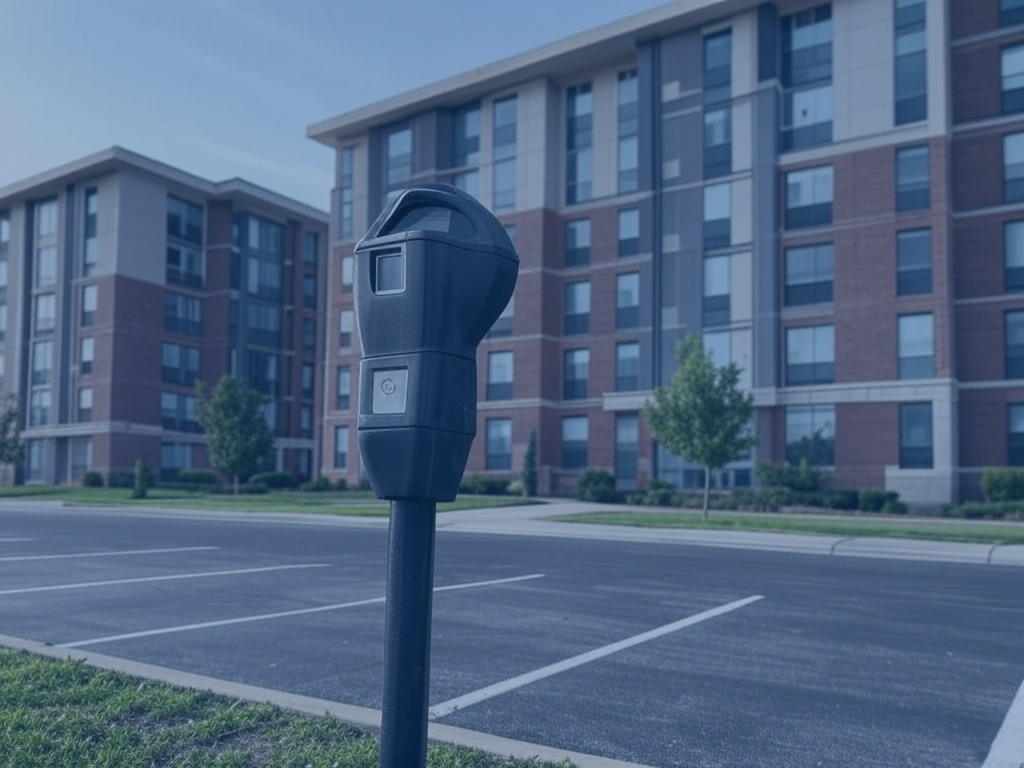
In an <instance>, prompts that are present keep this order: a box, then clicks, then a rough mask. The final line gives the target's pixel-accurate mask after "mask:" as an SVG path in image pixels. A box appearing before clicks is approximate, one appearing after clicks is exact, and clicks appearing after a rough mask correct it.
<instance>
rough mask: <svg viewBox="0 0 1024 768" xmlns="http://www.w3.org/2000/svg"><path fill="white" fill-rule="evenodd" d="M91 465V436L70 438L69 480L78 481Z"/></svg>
mask: <svg viewBox="0 0 1024 768" xmlns="http://www.w3.org/2000/svg"><path fill="white" fill-rule="evenodd" d="M90 467H92V438H91V437H73V438H71V481H72V482H78V481H79V480H81V479H82V475H84V474H85V473H86V472H87V471H88V470H89V468H90Z"/></svg>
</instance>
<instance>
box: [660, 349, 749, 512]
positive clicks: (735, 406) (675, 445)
mask: <svg viewBox="0 0 1024 768" xmlns="http://www.w3.org/2000/svg"><path fill="white" fill-rule="evenodd" d="M676 358H677V359H678V361H679V370H678V371H677V372H676V373H675V375H673V376H672V379H671V381H669V383H668V385H667V386H665V387H657V388H655V390H654V402H653V403H647V404H646V405H645V406H644V418H645V419H646V420H647V426H648V427H649V428H650V430H651V434H652V435H654V437H655V439H657V440H658V441H660V442H661V443H662V445H664V446H665V447H666V448H667V449H668V450H669V451H671V452H672V453H674V454H675V455H677V456H681V457H682V458H684V459H686V460H687V461H692V462H694V463H696V464H700V465H701V466H703V467H704V506H703V508H702V509H701V519H702V520H705V521H706V520H707V519H708V499H709V496H710V492H711V472H712V470H716V469H721V468H722V467H724V466H725V465H726V464H728V463H729V462H730V461H735V460H736V459H739V458H742V457H743V456H744V455H745V454H746V453H747V451H749V450H750V449H751V448H752V447H753V446H754V444H755V439H754V437H753V436H752V435H751V434H749V431H748V425H749V423H750V417H751V415H752V414H753V410H754V399H753V397H752V396H751V395H750V393H747V392H742V391H741V390H740V388H739V380H740V368H739V366H737V365H736V364H735V363H729V364H728V365H726V366H722V367H716V366H715V364H714V362H713V361H712V359H711V355H710V354H709V353H708V352H707V351H706V350H705V349H704V348H703V346H702V344H701V341H700V338H699V337H698V336H696V335H693V334H691V335H689V336H686V337H685V338H683V339H682V340H680V342H679V344H678V345H676Z"/></svg>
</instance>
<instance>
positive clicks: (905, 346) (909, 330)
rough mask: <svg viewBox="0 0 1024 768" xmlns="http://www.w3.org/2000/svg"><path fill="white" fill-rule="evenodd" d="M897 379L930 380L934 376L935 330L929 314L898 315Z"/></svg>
mask: <svg viewBox="0 0 1024 768" xmlns="http://www.w3.org/2000/svg"><path fill="white" fill-rule="evenodd" d="M898 323H899V324H898V332H899V336H898V343H899V378H901V379H930V378H932V377H933V376H934V375H935V330H934V320H933V318H932V313H931V312H922V313H920V314H916V315H900V316H899V320H898Z"/></svg>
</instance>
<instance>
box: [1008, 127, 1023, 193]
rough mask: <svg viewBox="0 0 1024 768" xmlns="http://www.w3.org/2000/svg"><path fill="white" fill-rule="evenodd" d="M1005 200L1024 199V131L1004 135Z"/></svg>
mask: <svg viewBox="0 0 1024 768" xmlns="http://www.w3.org/2000/svg"><path fill="white" fill-rule="evenodd" d="M1003 200H1004V202H1007V203H1019V202H1021V201H1024V133H1011V134H1009V135H1007V136H1004V137H1003Z"/></svg>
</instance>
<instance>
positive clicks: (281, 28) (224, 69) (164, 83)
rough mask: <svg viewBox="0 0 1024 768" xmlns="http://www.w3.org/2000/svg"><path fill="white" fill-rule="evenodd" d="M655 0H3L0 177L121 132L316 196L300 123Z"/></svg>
mask: <svg viewBox="0 0 1024 768" xmlns="http://www.w3.org/2000/svg"><path fill="white" fill-rule="evenodd" d="M662 4H664V0H512V1H511V2H509V1H508V0H501V1H500V2H499V1H498V0H333V1H331V0H174V2H163V1H158V0H89V1H88V2H86V1H84V0H2V2H0V5H2V8H3V10H2V14H0V16H2V19H3V24H2V28H0V99H2V103H3V114H2V115H0V187H3V186H6V185H7V184H10V183H12V182H15V181H19V180H21V179H23V178H26V177H28V176H31V175H33V174H36V173H40V172H42V171H46V170H48V169H50V168H53V167H55V166H58V165H61V164H62V163H66V162H69V161H72V160H76V159H78V158H80V157H83V156H85V155H88V154H90V153H92V152H96V151H98V150H101V149H104V148H106V147H110V146H112V145H114V144H118V145H121V146H123V147H125V148H127V149H130V150H133V151H135V152H140V153H142V154H144V155H148V156H150V157H153V158H155V159H157V160H161V161H163V162H166V163H169V164H171V165H174V166H178V167H180V168H182V169H184V170H186V171H189V172H191V173H195V174H198V175H200V176H203V177H205V178H209V179H211V180H214V181H219V180H222V179H227V178H231V177H234V176H241V177H242V178H245V179H247V180H248V181H251V182H254V183H256V184H260V185H262V186H265V187H268V188H270V189H273V190H275V191H278V192H281V193H283V194H286V195H289V196H291V197H294V198H296V199H298V200H301V201H302V202H305V203H308V204H310V205H314V206H317V207H319V208H323V209H326V208H327V207H328V205H329V202H328V201H329V190H330V187H331V184H332V182H333V177H332V171H331V169H332V162H333V160H332V156H331V152H330V151H329V150H328V149H327V148H326V147H324V146H322V145H320V144H317V143H315V142H313V141H312V140H310V139H307V138H306V127H307V126H309V125H310V124H312V123H315V122H319V121H320V120H324V119H327V118H329V117H333V116H335V115H338V114H341V113H342V112H346V111H348V110H350V109H355V108H358V107H361V106H364V105H366V104H369V103H372V102H374V101H378V100H380V99H383V98H387V97H390V96H394V95H395V94H398V93H402V92H404V91H407V90H410V89H413V88H417V87H419V86H422V85H426V84H428V83H432V82H434V81H436V80H440V79H443V78H445V77H448V76H451V75H455V74H459V73H461V72H465V71H468V70H471V69H474V68H476V67H479V66H481V65H484V64H487V63H490V62H492V61H495V60H498V59H501V58H504V57H506V56H512V55H515V54H518V53H522V52H524V51H527V50H529V49H531V48H535V47H537V46H540V45H544V44H546V43H549V42H552V41H554V40H558V39H560V38H563V37H566V36H569V35H572V34H575V33H577V32H581V31H584V30H586V29H590V28H592V27H596V26H599V25H601V24H604V23H607V22H610V21H614V20H616V19H619V18H622V17H625V16H628V15H631V14H633V13H638V12H640V11H644V10H647V9H649V8H653V7H655V6H658V5H662Z"/></svg>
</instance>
